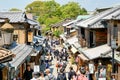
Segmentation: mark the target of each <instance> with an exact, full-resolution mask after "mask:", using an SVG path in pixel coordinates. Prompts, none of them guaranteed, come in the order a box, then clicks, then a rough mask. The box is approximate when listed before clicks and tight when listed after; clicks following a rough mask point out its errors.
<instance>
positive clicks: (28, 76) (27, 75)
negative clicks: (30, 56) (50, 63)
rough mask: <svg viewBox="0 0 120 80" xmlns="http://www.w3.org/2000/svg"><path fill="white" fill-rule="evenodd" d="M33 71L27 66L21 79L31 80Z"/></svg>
mask: <svg viewBox="0 0 120 80" xmlns="http://www.w3.org/2000/svg"><path fill="white" fill-rule="evenodd" d="M32 73H33V69H31V67H30V65H27V69H26V70H25V72H24V75H23V79H24V80H30V79H32Z"/></svg>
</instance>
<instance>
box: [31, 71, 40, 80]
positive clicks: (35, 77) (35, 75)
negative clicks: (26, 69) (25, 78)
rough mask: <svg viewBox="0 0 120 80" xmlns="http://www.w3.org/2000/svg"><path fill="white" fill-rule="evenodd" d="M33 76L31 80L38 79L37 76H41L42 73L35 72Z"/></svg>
mask: <svg viewBox="0 0 120 80" xmlns="http://www.w3.org/2000/svg"><path fill="white" fill-rule="evenodd" d="M32 75H33V78H32V79H30V80H37V78H39V76H40V73H39V72H33V74H32Z"/></svg>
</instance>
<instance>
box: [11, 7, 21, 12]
mask: <svg viewBox="0 0 120 80" xmlns="http://www.w3.org/2000/svg"><path fill="white" fill-rule="evenodd" d="M9 11H22V10H20V9H17V8H11V9H10V10H9Z"/></svg>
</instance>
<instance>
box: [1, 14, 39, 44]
mask: <svg viewBox="0 0 120 80" xmlns="http://www.w3.org/2000/svg"><path fill="white" fill-rule="evenodd" d="M1 17H2V20H1V21H0V27H1V26H2V25H3V24H4V23H6V22H7V23H10V24H11V25H12V26H13V27H14V35H17V36H18V38H17V43H19V44H25V43H27V42H29V40H28V33H29V31H30V30H33V31H32V32H33V35H38V34H39V33H40V26H39V25H38V23H37V22H36V21H34V20H31V19H28V18H27V17H26V14H25V12H0V18H1ZM39 35H41V34H39ZM31 36H32V35H31ZM21 37H22V38H21ZM0 45H3V44H2V43H0Z"/></svg>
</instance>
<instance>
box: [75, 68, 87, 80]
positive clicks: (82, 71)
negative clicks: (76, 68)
mask: <svg viewBox="0 0 120 80" xmlns="http://www.w3.org/2000/svg"><path fill="white" fill-rule="evenodd" d="M85 73H86V71H85V68H84V67H81V68H80V74H79V75H77V76H76V78H74V79H73V80H88V78H87V77H86V74H85Z"/></svg>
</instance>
